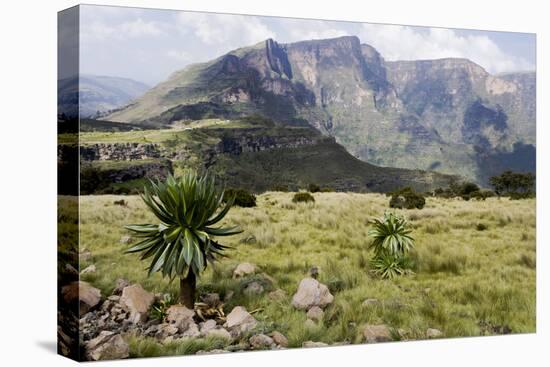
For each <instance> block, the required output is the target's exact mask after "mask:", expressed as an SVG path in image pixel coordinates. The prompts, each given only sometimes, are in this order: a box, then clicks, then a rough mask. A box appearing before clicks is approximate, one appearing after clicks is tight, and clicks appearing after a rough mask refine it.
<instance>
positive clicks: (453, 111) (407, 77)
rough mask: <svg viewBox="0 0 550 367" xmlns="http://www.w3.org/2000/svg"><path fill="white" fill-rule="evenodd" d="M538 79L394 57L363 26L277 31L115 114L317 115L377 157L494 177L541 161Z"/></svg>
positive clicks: (289, 119) (465, 63) (360, 152)
mask: <svg viewBox="0 0 550 367" xmlns="http://www.w3.org/2000/svg"><path fill="white" fill-rule="evenodd" d="M535 80H536V78H535V73H534V72H527V73H512V74H505V75H491V74H489V73H488V72H487V71H485V70H484V69H483V68H482V67H481V66H479V65H477V64H475V63H474V62H472V61H469V60H466V59H452V58H449V59H439V60H418V61H392V62H387V61H385V60H384V58H383V57H382V55H380V53H379V52H378V51H377V50H376V49H374V48H373V47H371V46H369V45H366V44H361V43H360V41H359V39H358V38H357V37H353V36H346V37H340V38H334V39H327V40H313V41H302V42H296V43H290V44H279V43H277V42H276V41H274V40H271V39H268V40H266V41H265V42H261V43H259V44H256V45H254V46H250V47H244V48H240V49H237V50H234V51H232V52H230V53H228V54H226V55H223V56H220V57H218V58H216V59H214V60H212V61H210V62H206V63H201V64H194V65H190V66H188V67H186V68H185V69H183V70H180V71H177V72H175V73H173V74H172V76H171V77H170V78H169V79H168V80H166V81H165V82H162V83H160V84H158V85H157V86H155V87H154V88H152V89H150V90H149V91H148V92H146V93H145V94H144V95H143V96H141V97H139V98H137V99H136V100H135V101H133V102H132V103H131V104H129V105H127V106H125V107H123V108H120V109H119V110H117V111H115V112H113V113H111V114H110V115H108V116H106V117H105V119H106V120H110V121H116V122H131V123H135V124H140V123H141V124H143V123H146V124H148V125H157V126H165V125H170V124H173V123H175V122H180V121H187V120H196V119H202V118H210V117H218V118H234V117H235V118H236V117H242V116H245V115H250V114H255V113H258V114H262V115H264V116H267V117H270V118H272V119H274V120H276V121H278V122H282V123H285V124H288V125H293V126H301V125H303V126H306V125H311V126H313V127H315V128H316V129H318V130H319V131H320V132H322V133H323V134H326V135H330V136H334V137H335V138H336V141H337V142H338V143H340V144H341V145H343V146H344V147H345V148H346V149H347V150H348V151H349V152H350V153H352V154H353V155H355V156H356V157H358V158H360V159H361V160H364V161H366V162H369V163H372V164H376V165H381V166H391V167H400V168H409V169H422V170H435V171H438V172H442V173H449V174H459V175H462V176H464V177H468V178H469V179H473V180H476V181H478V182H480V183H482V184H486V183H487V180H488V178H489V177H490V176H492V175H494V174H499V173H500V172H501V171H502V170H505V169H513V170H518V171H534V170H535V130H536V128H535V115H536V113H535V105H536V96H535V89H536V88H535ZM92 95H93V94H92Z"/></svg>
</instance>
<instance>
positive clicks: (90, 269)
mask: <svg viewBox="0 0 550 367" xmlns="http://www.w3.org/2000/svg"><path fill="white" fill-rule="evenodd" d="M95 272H96V268H95V265H90V266H87V267H86V268H84V269H83V270H82V271H81V272H80V274H89V273H95Z"/></svg>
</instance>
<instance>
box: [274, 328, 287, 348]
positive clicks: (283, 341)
mask: <svg viewBox="0 0 550 367" xmlns="http://www.w3.org/2000/svg"><path fill="white" fill-rule="evenodd" d="M271 339H273V341H274V342H275V344H277V345H278V346H280V347H282V348H286V347H288V339H287V338H286V336H284V335H283V334H281V333H280V332H278V331H274V332H272V333H271Z"/></svg>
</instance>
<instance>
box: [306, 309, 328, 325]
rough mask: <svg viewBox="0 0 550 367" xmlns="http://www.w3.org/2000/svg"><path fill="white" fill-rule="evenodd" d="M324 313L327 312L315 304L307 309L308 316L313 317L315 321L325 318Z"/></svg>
mask: <svg viewBox="0 0 550 367" xmlns="http://www.w3.org/2000/svg"><path fill="white" fill-rule="evenodd" d="M324 314H325V313H324V312H323V310H322V309H321V307H319V306H313V307H311V308H310V309H309V310H308V311H307V314H306V316H307V318H308V319H311V320H313V321H315V322H319V321H321V320H322V319H323V316H324Z"/></svg>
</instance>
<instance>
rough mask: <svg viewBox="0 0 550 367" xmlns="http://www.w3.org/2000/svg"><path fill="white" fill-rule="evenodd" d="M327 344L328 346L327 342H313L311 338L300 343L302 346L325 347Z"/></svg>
mask: <svg viewBox="0 0 550 367" xmlns="http://www.w3.org/2000/svg"><path fill="white" fill-rule="evenodd" d="M327 346H328V344H327V343H323V342H314V341H311V340H308V341H306V342H303V343H302V347H303V348H319V347H327Z"/></svg>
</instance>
